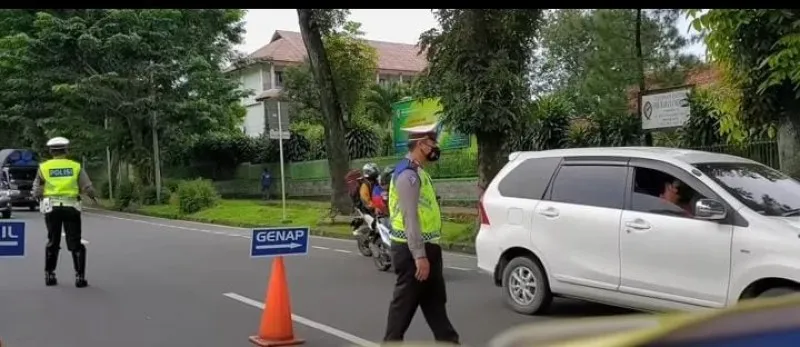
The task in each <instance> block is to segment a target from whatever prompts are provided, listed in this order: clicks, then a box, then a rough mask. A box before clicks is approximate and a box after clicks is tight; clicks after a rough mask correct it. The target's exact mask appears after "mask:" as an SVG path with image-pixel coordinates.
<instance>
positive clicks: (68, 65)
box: [0, 10, 244, 183]
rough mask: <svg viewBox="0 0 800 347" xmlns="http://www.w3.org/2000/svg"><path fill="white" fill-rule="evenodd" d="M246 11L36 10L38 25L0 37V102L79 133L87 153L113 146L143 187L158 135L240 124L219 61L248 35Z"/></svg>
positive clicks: (20, 116)
mask: <svg viewBox="0 0 800 347" xmlns="http://www.w3.org/2000/svg"><path fill="white" fill-rule="evenodd" d="M243 14H244V12H243V11H241V10H54V11H42V12H35V13H34V15H33V16H31V18H34V19H33V22H32V23H29V22H25V21H19V23H18V24H15V25H18V26H19V27H23V29H20V30H19V31H18V33H16V34H11V33H7V34H6V35H5V36H3V37H2V38H0V47H4V48H6V51H5V52H6V54H4V55H2V56H0V76H3V77H5V78H3V80H2V81H0V83H2V84H3V85H2V90H3V92H2V93H1V94H0V107H2V112H3V113H4V114H7V115H9V117H10V118H12V119H14V120H16V121H18V122H21V123H26V124H27V125H28V127H33V126H35V127H36V128H38V129H40V130H41V131H42V132H43V133H44V135H47V136H53V135H56V134H58V135H62V136H68V137H70V138H72V140H73V142H74V143H75V144H76V145H78V148H80V149H81V150H83V151H85V152H86V153H96V152H98V151H100V150H101V149H102V148H104V147H105V146H110V147H111V148H113V149H115V153H116V156H117V157H119V158H120V159H121V160H123V161H126V162H129V163H132V164H134V168H135V169H136V171H137V173H138V175H137V177H138V178H139V179H141V180H142V182H143V183H149V182H152V179H153V170H154V165H153V154H152V153H153V144H152V143H151V141H149V139H150V138H151V136H152V135H153V132H158V133H159V134H161V135H162V136H161V137H162V138H165V139H166V140H167V141H165V142H166V143H165V144H166V146H167V147H169V146H170V145H184V144H185V139H186V137H187V136H189V135H191V134H198V133H205V132H207V131H209V130H233V129H235V128H236V126H237V125H238V124H239V122H240V121H241V117H242V116H243V112H242V110H241V109H240V108H241V107H240V106H239V105H238V101H239V99H240V98H241V97H242V96H243V95H244V92H241V91H239V90H238V81H234V80H231V79H230V78H228V77H227V76H225V75H224V74H223V73H222V71H221V69H220V67H221V66H222V64H223V63H224V62H225V61H227V60H229V59H230V54H231V51H232V50H231V47H232V45H234V44H236V43H239V42H240V41H241V35H242V33H243V27H242V25H243V23H242V16H243ZM156 117H157V119H158V121H157V122H156V121H155V119H156ZM106 120H107V121H108V124H109V128H108V129H107V130H106V129H104V125H105V123H106ZM165 134H169V135H170V136H168V137H165V136H163V135H165ZM42 137H43V136H42ZM42 137H40V138H42ZM40 140H41V139H40ZM39 145H41V142H39Z"/></svg>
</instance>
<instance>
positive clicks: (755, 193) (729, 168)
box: [695, 163, 800, 217]
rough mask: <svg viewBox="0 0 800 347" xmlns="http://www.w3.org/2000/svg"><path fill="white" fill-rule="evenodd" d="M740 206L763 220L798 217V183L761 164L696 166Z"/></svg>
mask: <svg viewBox="0 0 800 347" xmlns="http://www.w3.org/2000/svg"><path fill="white" fill-rule="evenodd" d="M695 167H697V168H698V169H700V171H702V172H703V173H704V174H706V175H708V176H709V177H711V178H712V179H713V180H714V181H716V182H717V183H718V184H719V185H721V186H722V187H723V188H724V189H725V190H727V191H728V192H729V193H731V194H732V195H733V196H735V197H736V198H737V199H738V200H739V201H741V202H742V203H743V204H745V205H747V206H748V207H750V208H751V209H753V210H754V211H756V212H758V213H760V214H762V215H765V216H777V217H789V216H800V183H798V182H797V181H796V180H794V179H793V178H791V177H789V176H787V175H785V174H783V173H782V172H780V171H777V170H775V169H772V168H769V167H767V166H764V165H761V164H750V163H708V164H696V165H695Z"/></svg>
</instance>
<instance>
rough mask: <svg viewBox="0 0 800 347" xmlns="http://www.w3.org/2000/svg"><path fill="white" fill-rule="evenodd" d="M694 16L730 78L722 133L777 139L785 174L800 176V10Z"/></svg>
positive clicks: (712, 12)
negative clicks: (799, 88) (798, 60)
mask: <svg viewBox="0 0 800 347" xmlns="http://www.w3.org/2000/svg"><path fill="white" fill-rule="evenodd" d="M698 14H699V11H698V10H689V15H691V16H693V17H695V19H694V21H693V22H692V25H694V26H695V29H698V30H702V31H703V32H704V34H705V41H706V45H707V47H708V52H709V55H710V57H711V59H712V60H713V61H714V63H716V64H718V65H719V66H720V68H721V69H722V70H723V71H724V72H725V73H726V77H727V78H726V80H725V82H726V84H727V87H732V88H731V89H733V92H732V93H729V94H728V95H727V98H725V102H723V104H722V105H721V107H722V110H721V111H722V118H721V121H720V128H721V130H722V132H723V133H724V134H725V135H727V136H728V137H729V138H730V139H731V140H733V141H735V142H742V141H744V140H745V139H748V138H753V137H759V136H763V135H764V134H766V135H768V136H770V137H772V136H774V135H775V133H776V131H775V130H776V127H777V136H778V146H779V155H780V159H781V169H782V170H784V171H786V172H788V173H790V174H797V173H800V93H798V85H800V65H798V64H797V59H796V55H797V52H798V51H799V50H800V39H799V38H800V36H798V34H797V29H796V28H797V27H798V26H800V10H794V9H780V10H716V9H712V10H709V11H708V12H706V13H705V14H704V15H701V16H698Z"/></svg>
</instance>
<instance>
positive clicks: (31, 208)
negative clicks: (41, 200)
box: [28, 205, 39, 211]
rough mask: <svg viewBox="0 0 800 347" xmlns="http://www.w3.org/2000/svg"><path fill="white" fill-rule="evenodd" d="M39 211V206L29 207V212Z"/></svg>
mask: <svg viewBox="0 0 800 347" xmlns="http://www.w3.org/2000/svg"><path fill="white" fill-rule="evenodd" d="M38 209H39V205H30V206H28V210H31V211H36V210H38Z"/></svg>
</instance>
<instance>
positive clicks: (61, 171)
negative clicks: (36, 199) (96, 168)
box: [39, 159, 81, 205]
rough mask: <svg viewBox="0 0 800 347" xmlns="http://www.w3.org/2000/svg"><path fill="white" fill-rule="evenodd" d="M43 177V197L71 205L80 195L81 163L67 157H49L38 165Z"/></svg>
mask: <svg viewBox="0 0 800 347" xmlns="http://www.w3.org/2000/svg"><path fill="white" fill-rule="evenodd" d="M39 171H40V172H41V174H42V178H44V191H43V195H44V197H45V198H50V200H51V201H52V202H55V203H60V204H62V205H68V204H69V205H71V204H72V203H76V202H77V201H78V196H80V187H79V177H80V173H81V164H79V163H77V162H75V161H72V160H69V159H50V160H48V161H46V162H44V163H41V164H40V165H39Z"/></svg>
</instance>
